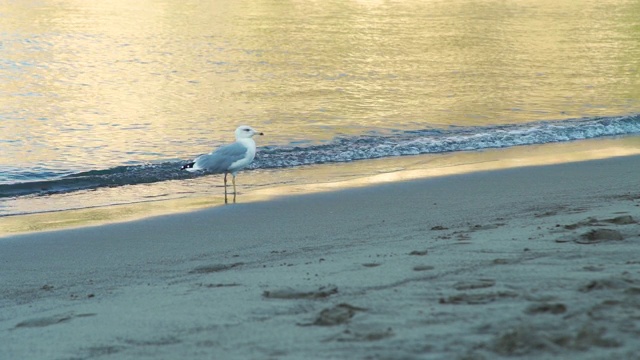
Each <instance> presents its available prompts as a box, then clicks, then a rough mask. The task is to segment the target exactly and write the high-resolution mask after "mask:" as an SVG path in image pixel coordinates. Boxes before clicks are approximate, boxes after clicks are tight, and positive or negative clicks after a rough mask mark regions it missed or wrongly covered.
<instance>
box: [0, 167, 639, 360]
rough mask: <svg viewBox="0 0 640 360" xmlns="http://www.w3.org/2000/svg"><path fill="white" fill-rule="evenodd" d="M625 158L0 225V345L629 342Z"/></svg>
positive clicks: (629, 196)
mask: <svg viewBox="0 0 640 360" xmlns="http://www.w3.org/2000/svg"><path fill="white" fill-rule="evenodd" d="M638 179H640V157H637V156H631V157H620V158H612V159H606V160H594V161H588V162H577V163H568V164H561V165H551V166H538V167H525V168H517V169H508V170H498V171H487V172H476V173H470V174H463V175H454V176H443V177H437V178H432V179H427V180H414V181H405V182H396V183H389V184H384V185H377V186H370V187H363V188H358V189H351V190H344V191H335V192H327V193H318V194H310V195H300V196H290V197H283V198H278V199H274V200H270V201H265V202H256V203H248V204H237V205H233V206H225V207H218V208H213V209H207V210H201V211H196V212H191V213H184V214H174V215H167V216H160V217H153V218H148V219H144V220H138V221H132V222H126V223H119V224H111V225H103V226H97V227H85V228H79V229H72V230H63V231H56V232H43V233H33V234H26V235H19V236H10V237H3V238H0V274H2V287H1V288H0V358H3V359H4V358H6V359H20V358H29V359H94V358H100V359H105V358H107V359H108V358H113V359H175V358H188V359H211V358H216V359H301V358H314V359H330V358H331V359H336V358H338V359H414V358H415V359H496V358H510V357H518V358H520V359H533V358H535V359H541V358H542V359H551V358H575V359H603V358H615V359H637V354H639V353H640V342H638V341H637V339H638V338H639V337H640V257H639V256H638V246H639V244H640V225H639V224H638V221H639V220H640V213H639V208H638V206H639V205H640V190H638V181H639V180H638Z"/></svg>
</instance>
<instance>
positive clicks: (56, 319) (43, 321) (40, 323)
mask: <svg viewBox="0 0 640 360" xmlns="http://www.w3.org/2000/svg"><path fill="white" fill-rule="evenodd" d="M95 315H96V314H74V313H64V314H57V315H53V316H47V317H42V318H35V319H29V320H25V321H23V322H21V323H18V324H17V325H16V326H15V328H16V329H19V328H35V327H45V326H49V325H55V324H60V323H63V322H67V321H70V320H72V319H74V318H78V317H87V316H95Z"/></svg>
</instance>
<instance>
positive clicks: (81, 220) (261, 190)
mask: <svg viewBox="0 0 640 360" xmlns="http://www.w3.org/2000/svg"><path fill="white" fill-rule="evenodd" d="M639 154H640V137H627V138H612V139H593V140H585V141H580V142H569V143H553V144H545V145H537V146H523V147H514V148H506V149H492V150H487V151H472V152H460V153H446V154H436V155H416V156H402V157H397V158H381V159H372V160H362V161H356V162H351V163H332V164H325V165H314V166H303V167H297V168H291V169H277V170H269V171H264V170H263V171H260V170H257V171H256V170H254V171H247V172H243V173H241V174H240V175H239V177H238V178H239V182H240V185H239V189H240V194H239V196H238V201H239V203H245V204H246V203H254V202H262V201H271V200H273V199H278V198H280V197H287V196H291V195H304V194H313V193H324V192H332V191H342V190H349V189H356V188H361V187H367V186H377V185H379V184H386V183H395V182H398V183H401V182H405V181H415V180H421V179H425V180H426V179H431V178H437V177H443V176H451V175H460V174H469V173H471V174H472V173H477V172H487V171H500V170H503V169H517V168H524V167H531V166H545V165H552V164H563V163H572V162H583V161H591V160H597V159H607V158H615V157H624V156H633V155H639ZM222 196H223V195H222V186H221V178H220V176H219V175H209V176H203V177H200V178H197V179H192V180H189V181H170V182H163V183H157V184H141V185H138V186H124V187H116V188H100V189H95V190H92V191H80V192H75V193H63V194H59V195H50V196H43V197H26V198H18V199H15V200H14V201H13V202H14V203H18V205H15V204H14V206H16V207H17V208H23V209H26V211H27V213H22V214H20V213H18V214H10V215H5V216H0V238H2V237H3V236H11V235H15V234H21V233H30V232H40V231H50V230H61V229H70V228H76V227H83V226H98V225H104V224H109V223H117V222H128V221H135V220H139V219H143V218H146V217H154V216H162V215H169V214H176V213H185V212H190V211H194V210H200V209H206V208H211V207H219V206H222V205H224V204H223V200H222V199H223V197H222ZM127 199H128V200H127ZM57 203H60V204H76V205H75V206H81V207H80V208H73V207H72V208H68V209H65V208H64V207H63V208H60V209H58V208H56V207H55V206H54V207H52V205H51V204H57ZM87 203H91V204H94V205H92V206H86V205H85V204H87ZM71 206H74V205H71ZM35 209H48V210H44V211H43V210H39V211H36V210H35Z"/></svg>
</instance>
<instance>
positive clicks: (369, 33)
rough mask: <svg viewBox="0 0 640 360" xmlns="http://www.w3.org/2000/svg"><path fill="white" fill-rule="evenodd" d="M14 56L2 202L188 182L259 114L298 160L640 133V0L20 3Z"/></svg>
mask: <svg viewBox="0 0 640 360" xmlns="http://www.w3.org/2000/svg"><path fill="white" fill-rule="evenodd" d="M0 53H1V54H2V56H0V59H1V60H0V70H1V71H0V95H1V96H0V134H2V135H0V186H3V187H2V188H0V198H2V199H4V200H0V201H2V203H0V215H10V214H15V213H21V212H34V211H35V212H37V211H44V210H47V209H49V208H47V207H46V206H44V208H40V207H39V206H35V205H34V204H35V203H32V205H31V206H26V207H25V206H22V207H18V206H16V205H15V204H16V203H24V202H25V201H26V202H29V200H34V201H36V198H38V197H40V198H42V196H38V195H47V196H48V194H52V193H57V192H60V191H62V192H69V191H76V190H80V189H84V190H87V189H89V190H91V189H96V188H98V187H101V186H136V184H140V183H156V182H159V183H160V184H157V185H156V187H160V188H163V189H165V191H166V193H180V192H181V191H182V190H184V189H183V188H184V187H185V185H188V184H190V183H191V181H194V179H192V178H191V177H190V176H187V175H184V174H181V173H179V172H177V170H176V169H177V167H178V166H179V165H180V163H182V162H183V161H186V160H187V159H189V158H191V157H193V156H195V155H198V154H200V153H204V152H208V151H210V150H211V148H213V147H216V146H218V145H220V144H222V143H224V142H229V141H232V132H233V129H235V127H236V126H237V125H240V124H251V125H253V126H254V127H256V128H257V129H259V130H261V131H264V132H265V133H266V136H264V137H261V138H260V139H258V145H259V155H258V158H257V159H256V164H255V165H254V167H255V168H258V169H262V170H263V171H266V169H275V170H268V171H282V172H286V171H288V169H291V168H292V167H297V166H299V165H302V164H310V165H314V164H322V163H332V162H336V161H337V162H351V161H354V160H357V159H371V158H387V157H394V156H398V155H414V154H440V153H444V152H447V153H449V152H453V153H454V154H455V153H458V152H460V151H477V150H479V149H485V148H501V147H506V148H509V147H513V146H520V145H531V144H543V143H548V142H562V141H573V140H582V139H588V138H593V137H602V136H614V135H615V136H637V135H636V134H638V133H640V117H638V116H637V115H636V114H638V113H640V75H639V72H638V68H639V62H638V60H637V59H639V58H640V5H639V4H638V3H637V2H635V1H622V0H618V1H614V0H610V1H581V2H575V1H570V0H565V1H562V0H560V1H539V0H531V1H505V2H490V3H489V2H481V1H470V0H454V1H428V2H426V1H402V2H383V1H375V0H372V1H349V2H344V1H337V0H336V1H324V2H314V1H292V2H281V1H275V0H272V1H234V2H227V1H210V2H200V1H183V2H173V1H163V0H157V1H140V2H130V1H110V2H106V3H95V2H76V1H68V0H67V1H65V0H61V1H48V0H43V1H40V2H36V3H34V2H27V3H25V2H3V3H2V4H0ZM360 168H361V167H360ZM277 169H280V170H277ZM87 171H97V172H90V173H87ZM259 171H260V170H259ZM376 171H384V169H383V170H380V169H378V170H376ZM78 174H80V175H81V176H78ZM114 174H115V175H114ZM353 174H354V175H355V174H360V170H355V168H354V170H353ZM87 175H88V176H87ZM365 175H366V174H365ZM69 176H71V177H69ZM171 180H174V181H171ZM217 180H218V179H217V178H216V179H212V181H216V184H217ZM291 181H293V182H296V181H299V182H310V180H308V179H299V180H291ZM311 181H313V180H311ZM187 187H188V186H187ZM25 189H26V190H25ZM216 189H219V187H216ZM214 190H215V189H214ZM184 191H185V192H187V193H188V192H189V191H188V190H184ZM216 191H217V190H216ZM106 193H108V194H103V195H101V199H102V200H105V199H112V200H111V201H112V202H111V203H118V202H125V203H126V202H136V201H140V199H139V198H137V195H136V194H133V195H132V194H127V193H126V191H125V192H124V193H123V191H122V189H120V190H114V189H111V191H110V192H109V191H106ZM134 193H135V192H134ZM155 194H156V193H155V192H154V195H153V196H156V195H155ZM24 196H27V198H24V199H23V198H22V197H24ZM71 197H73V196H71ZM45 198H46V196H45ZM56 199H57V198H56ZM49 200H51V199H49ZM74 201H75V200H68V201H58V200H56V201H55V202H56V208H61V209H64V208H65V207H67V208H70V207H78V206H80V207H81V206H82V204H83V202H77V201H75V203H74ZM103 202H104V201H99V203H103ZM106 202H107V203H109V201H106ZM36 203H37V202H36ZM27 209H29V210H27Z"/></svg>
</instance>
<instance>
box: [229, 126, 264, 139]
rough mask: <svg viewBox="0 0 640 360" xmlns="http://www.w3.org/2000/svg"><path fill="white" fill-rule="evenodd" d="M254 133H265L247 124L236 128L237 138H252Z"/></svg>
mask: <svg viewBox="0 0 640 360" xmlns="http://www.w3.org/2000/svg"><path fill="white" fill-rule="evenodd" d="M253 135H264V134H263V133H261V132H258V131H256V129H254V128H252V127H251V126H247V125H242V126H240V127H238V128H237V129H236V139H248V138H252V137H253Z"/></svg>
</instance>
